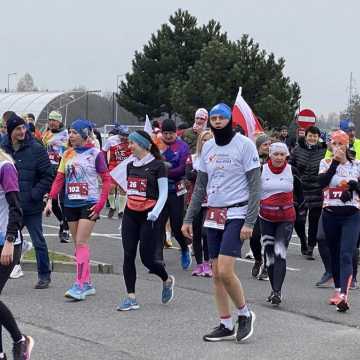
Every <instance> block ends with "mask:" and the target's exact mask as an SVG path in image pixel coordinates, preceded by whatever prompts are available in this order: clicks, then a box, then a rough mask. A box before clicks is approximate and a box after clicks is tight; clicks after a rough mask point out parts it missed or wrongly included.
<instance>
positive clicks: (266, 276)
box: [257, 264, 269, 281]
mask: <svg viewBox="0 0 360 360" xmlns="http://www.w3.org/2000/svg"><path fill="white" fill-rule="evenodd" d="M257 278H258V280H262V281H269V274H268V272H267V268H266V266H265V265H264V264H263V265H262V266H261V271H260V274H259V276H258V277H257Z"/></svg>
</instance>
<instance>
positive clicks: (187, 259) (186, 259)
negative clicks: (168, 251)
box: [181, 247, 192, 270]
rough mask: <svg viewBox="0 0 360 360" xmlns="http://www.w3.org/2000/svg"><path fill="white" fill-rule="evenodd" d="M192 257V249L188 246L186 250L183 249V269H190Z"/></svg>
mask: <svg viewBox="0 0 360 360" xmlns="http://www.w3.org/2000/svg"><path fill="white" fill-rule="evenodd" d="M191 263H192V258H191V254H190V249H189V248H188V247H187V249H186V250H181V267H182V268H183V270H188V269H189V268H190V266H191Z"/></svg>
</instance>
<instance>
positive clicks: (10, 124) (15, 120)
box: [6, 113, 26, 136]
mask: <svg viewBox="0 0 360 360" xmlns="http://www.w3.org/2000/svg"><path fill="white" fill-rule="evenodd" d="M19 125H26V122H25V120H24V119H23V118H21V117H20V116H18V115H16V114H15V113H13V114H11V116H10V118H9V119H8V121H7V122H6V128H7V132H8V134H9V136H11V133H12V132H13V131H14V129H15V128H16V127H17V126H19Z"/></svg>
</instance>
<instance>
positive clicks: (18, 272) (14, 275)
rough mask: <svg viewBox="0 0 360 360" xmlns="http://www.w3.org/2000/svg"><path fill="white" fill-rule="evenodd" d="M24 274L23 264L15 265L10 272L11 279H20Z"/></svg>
mask: <svg viewBox="0 0 360 360" xmlns="http://www.w3.org/2000/svg"><path fill="white" fill-rule="evenodd" d="M23 276H24V272H23V271H22V268H21V265H15V266H14V268H13V270H12V272H11V274H10V279H19V278H21V277H23Z"/></svg>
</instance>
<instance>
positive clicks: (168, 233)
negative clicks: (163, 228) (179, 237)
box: [166, 231, 171, 240]
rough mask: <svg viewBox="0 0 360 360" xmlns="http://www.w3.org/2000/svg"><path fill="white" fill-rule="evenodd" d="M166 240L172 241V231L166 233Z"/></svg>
mask: <svg viewBox="0 0 360 360" xmlns="http://www.w3.org/2000/svg"><path fill="white" fill-rule="evenodd" d="M166 240H171V232H170V231H167V232H166Z"/></svg>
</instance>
